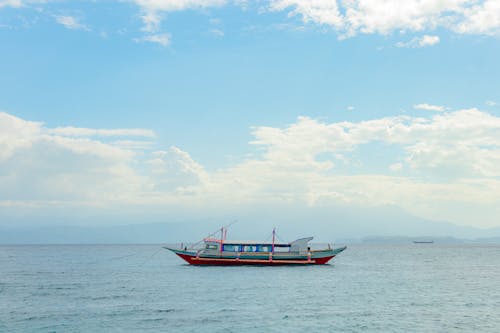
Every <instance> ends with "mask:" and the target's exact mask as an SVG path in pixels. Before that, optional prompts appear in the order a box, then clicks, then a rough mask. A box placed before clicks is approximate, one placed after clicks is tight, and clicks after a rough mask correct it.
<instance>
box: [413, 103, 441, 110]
mask: <svg viewBox="0 0 500 333" xmlns="http://www.w3.org/2000/svg"><path fill="white" fill-rule="evenodd" d="M413 108H414V109H417V110H427V111H438V112H442V111H444V110H445V108H444V106H440V105H432V104H427V103H421V104H416V105H414V106H413Z"/></svg>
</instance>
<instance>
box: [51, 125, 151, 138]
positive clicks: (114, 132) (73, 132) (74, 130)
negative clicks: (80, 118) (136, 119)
mask: <svg viewBox="0 0 500 333" xmlns="http://www.w3.org/2000/svg"><path fill="white" fill-rule="evenodd" d="M46 132H47V133H49V134H56V135H63V136H143V137H150V138H152V137H154V136H155V133H154V132H153V131H151V130H149V129H144V128H122V129H95V128H84V127H72V126H68V127H56V128H51V129H46Z"/></svg>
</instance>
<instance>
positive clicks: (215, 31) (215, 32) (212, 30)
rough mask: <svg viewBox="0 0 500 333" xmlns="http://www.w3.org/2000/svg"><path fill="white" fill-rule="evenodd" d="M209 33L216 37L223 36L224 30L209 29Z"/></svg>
mask: <svg viewBox="0 0 500 333" xmlns="http://www.w3.org/2000/svg"><path fill="white" fill-rule="evenodd" d="M210 33H211V34H212V35H214V36H216V37H224V31H222V30H220V29H211V30H210Z"/></svg>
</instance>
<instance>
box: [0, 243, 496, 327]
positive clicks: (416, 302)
mask: <svg viewBox="0 0 500 333" xmlns="http://www.w3.org/2000/svg"><path fill="white" fill-rule="evenodd" d="M451 331H463V332H500V246H478V245H440V244H408V245H352V246H349V245H348V248H347V250H346V251H344V252H343V253H342V254H341V255H339V256H338V257H337V258H335V259H334V260H333V262H332V264H331V265H326V266H307V267H304V266H301V267H293V266H290V267H252V266H247V267H245V266H242V267H196V266H188V265H186V264H184V262H183V261H181V259H180V258H177V257H176V256H175V255H174V254H172V253H170V252H168V251H166V250H162V249H161V248H160V246H159V245H68V246H59V245H57V246H56V245H54V246H0V332H451Z"/></svg>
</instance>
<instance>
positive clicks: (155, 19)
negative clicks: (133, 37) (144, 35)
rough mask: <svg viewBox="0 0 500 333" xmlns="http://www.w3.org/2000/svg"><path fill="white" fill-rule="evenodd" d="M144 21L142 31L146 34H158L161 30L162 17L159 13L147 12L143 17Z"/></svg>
mask: <svg viewBox="0 0 500 333" xmlns="http://www.w3.org/2000/svg"><path fill="white" fill-rule="evenodd" d="M141 18H142V21H143V22H144V27H142V29H141V30H142V31H146V32H150V33H153V32H157V31H158V30H160V24H161V20H162V18H161V16H160V14H158V13H157V12H147V13H145V14H144V15H142V17H141Z"/></svg>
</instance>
